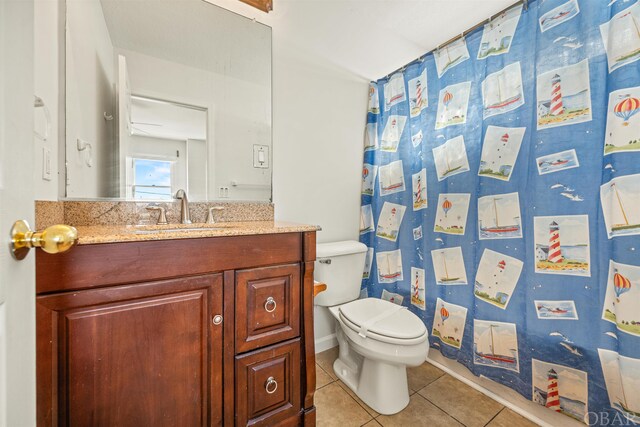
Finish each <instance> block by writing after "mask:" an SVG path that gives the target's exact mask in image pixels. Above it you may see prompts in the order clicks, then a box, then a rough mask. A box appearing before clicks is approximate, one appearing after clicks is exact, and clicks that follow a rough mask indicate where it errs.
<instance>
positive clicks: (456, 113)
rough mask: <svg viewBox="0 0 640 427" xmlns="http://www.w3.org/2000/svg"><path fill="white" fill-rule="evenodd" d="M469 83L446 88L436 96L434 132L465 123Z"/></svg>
mask: <svg viewBox="0 0 640 427" xmlns="http://www.w3.org/2000/svg"><path fill="white" fill-rule="evenodd" d="M470 92H471V82H464V83H458V84H454V85H451V86H447V87H445V88H444V89H442V90H441V91H440V94H439V95H438V111H437V113H436V130H438V129H443V128H446V127H447V126H453V125H461V124H463V123H466V122H467V108H468V107H469V94H470Z"/></svg>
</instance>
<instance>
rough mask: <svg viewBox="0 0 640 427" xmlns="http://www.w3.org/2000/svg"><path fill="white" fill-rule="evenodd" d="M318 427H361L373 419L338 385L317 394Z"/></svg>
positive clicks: (325, 388) (335, 384)
mask: <svg viewBox="0 0 640 427" xmlns="http://www.w3.org/2000/svg"><path fill="white" fill-rule="evenodd" d="M315 405H316V411H317V417H316V423H317V425H318V427H334V426H335V427H352V426H353V427H360V426H361V425H363V424H365V423H367V422H369V421H371V420H372V419H373V418H372V417H371V415H369V414H368V413H367V411H365V410H364V409H363V408H362V406H360V405H358V403H357V402H356V401H355V400H353V399H352V398H351V397H350V396H349V394H348V393H347V392H346V391H344V390H343V389H342V387H340V386H339V385H338V384H337V383H332V384H329V385H327V386H325V387H322V388H321V389H320V390H318V391H317V392H316V393H315Z"/></svg>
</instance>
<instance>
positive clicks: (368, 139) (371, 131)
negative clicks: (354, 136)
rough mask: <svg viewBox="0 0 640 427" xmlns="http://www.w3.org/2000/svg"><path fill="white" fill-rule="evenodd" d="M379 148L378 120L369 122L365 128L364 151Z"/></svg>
mask: <svg viewBox="0 0 640 427" xmlns="http://www.w3.org/2000/svg"><path fill="white" fill-rule="evenodd" d="M377 149H378V122H373V123H367V126H366V127H365V128H364V151H370V150H377Z"/></svg>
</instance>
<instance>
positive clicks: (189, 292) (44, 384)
mask: <svg viewBox="0 0 640 427" xmlns="http://www.w3.org/2000/svg"><path fill="white" fill-rule="evenodd" d="M221 313H222V276H221V275H207V276H198V277H190V278H182V279H173V280H166V281H159V282H151V283H138V284H133V285H127V286H114V287H109V288H102V289H94V290H88V291H81V292H69V293H65V294H54V295H50V296H41V297H38V298H37V315H38V319H37V321H38V326H37V330H38V331H37V332H38V342H37V345H38V356H37V358H38V363H37V369H38V422H39V425H55V424H56V423H57V424H59V425H63V426H66V425H69V426H115V425H117V426H143V425H149V426H176V425H181V426H204V425H218V424H220V423H221V420H222V353H221V352H222V326H221V325H214V324H213V322H212V316H214V315H216V314H221Z"/></svg>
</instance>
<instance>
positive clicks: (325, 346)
mask: <svg viewBox="0 0 640 427" xmlns="http://www.w3.org/2000/svg"><path fill="white" fill-rule="evenodd" d="M315 342H316V353H322V352H323V351H326V350H329V349H330V348H333V347H336V346H337V345H338V339H337V338H336V334H331V335H327V336H325V337H322V338H316V341H315Z"/></svg>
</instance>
